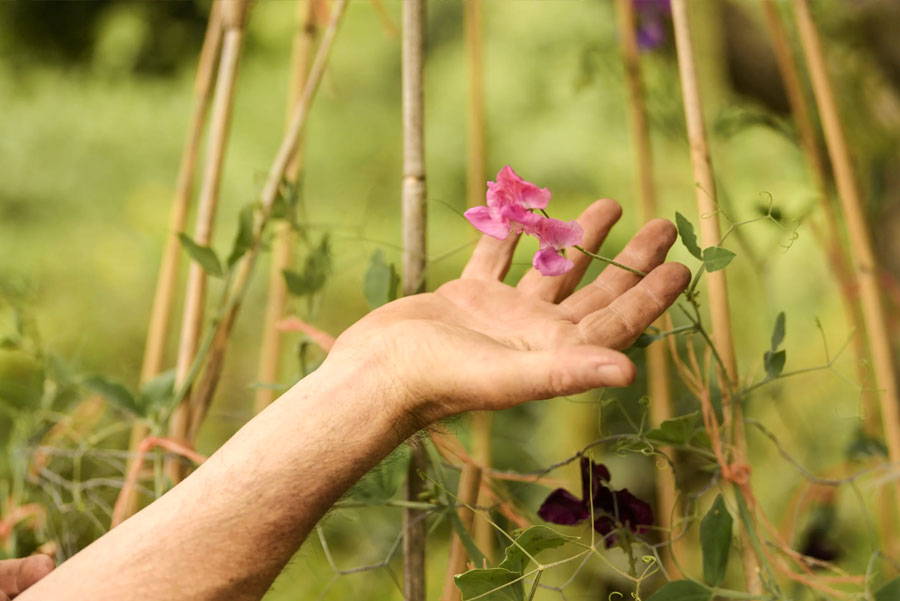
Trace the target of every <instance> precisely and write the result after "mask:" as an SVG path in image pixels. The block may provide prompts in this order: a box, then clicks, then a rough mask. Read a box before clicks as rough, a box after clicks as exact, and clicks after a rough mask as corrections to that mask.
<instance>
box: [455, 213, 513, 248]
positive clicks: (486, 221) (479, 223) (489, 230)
mask: <svg viewBox="0 0 900 601" xmlns="http://www.w3.org/2000/svg"><path fill="white" fill-rule="evenodd" d="M463 215H464V216H465V218H466V219H468V220H469V223H471V224H472V225H474V226H475V229H477V230H478V231H480V232H482V233H485V234H487V235H488V236H492V237H494V238H497V239H499V240H503V239H505V238H506V237H507V236H508V235H509V222H508V221H507V220H505V219H503V218H502V217H501V216H499V215H497V216H495V214H494V212H493V211H491V209H490V207H485V206H478V207H472V208H471V209H469V210H468V211H466V212H465V213H463Z"/></svg>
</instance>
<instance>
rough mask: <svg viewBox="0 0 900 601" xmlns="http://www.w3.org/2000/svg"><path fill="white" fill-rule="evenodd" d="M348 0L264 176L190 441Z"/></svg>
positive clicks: (337, 6) (195, 402)
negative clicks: (249, 242) (250, 240)
mask: <svg viewBox="0 0 900 601" xmlns="http://www.w3.org/2000/svg"><path fill="white" fill-rule="evenodd" d="M347 4H348V0H335V2H334V4H333V5H332V8H331V13H330V14H331V17H330V19H329V22H328V26H327V28H326V29H325V32H324V34H323V35H322V41H321V43H320V44H319V48H318V50H317V51H316V56H315V58H314V59H313V64H312V67H310V69H309V75H308V77H307V80H306V87H305V88H304V89H303V94H302V95H301V96H300V98H298V99H297V102H296V104H295V105H294V109H293V114H292V117H291V121H290V123H289V124H288V126H287V127H286V129H285V133H284V137H283V138H282V141H281V146H280V147H279V149H278V153H277V154H276V156H275V159H274V161H273V162H272V166H271V167H270V168H269V174H268V176H267V177H266V183H265V185H264V186H263V190H262V193H261V194H260V205H261V209H260V214H259V215H258V216H257V219H256V220H255V222H254V230H253V245H252V246H251V248H250V249H249V250H248V251H247V253H246V254H245V255H244V257H243V259H241V261H240V263H238V265H237V271H236V273H235V275H234V276H233V278H232V284H231V288H230V291H229V296H228V300H227V301H226V304H225V306H224V307H222V309H221V312H222V313H221V318H220V319H219V320H218V321H217V323H216V325H215V326H214V327H215V329H214V330H213V333H212V342H211V344H210V350H209V353H208V355H206V356H205V357H200V358H199V360H200V361H204V360H205V363H206V369H205V371H204V372H203V378H202V380H200V382H199V384H198V385H197V386H196V390H195V393H194V394H193V395H192V396H191V399H190V414H191V418H190V427H189V429H188V435H189V437H190V439H193V438H194V437H196V434H197V431H198V430H199V428H200V425H201V424H202V421H203V419H204V417H205V416H206V412H207V410H208V409H209V405H210V403H211V402H212V397H213V394H214V393H215V390H216V386H217V385H218V382H219V379H220V376H221V370H222V366H223V363H224V360H225V351H226V350H227V348H228V341H229V338H230V335H231V330H232V328H233V326H234V323H235V321H236V320H237V316H238V313H239V312H240V309H241V302H242V301H243V298H244V295H245V293H246V291H247V288H248V286H249V284H250V278H251V276H252V275H253V271H254V267H255V265H256V259H257V258H258V256H259V251H260V245H261V242H262V236H263V231H264V228H265V227H266V224H267V223H268V221H269V218H270V214H271V211H272V207H273V206H274V204H275V201H276V200H277V198H278V196H279V194H280V190H281V189H282V182H283V181H284V177H285V173H287V170H288V167H289V166H290V163H291V161H292V159H293V157H294V155H295V153H296V151H297V148H298V147H299V144H300V140H301V138H302V136H303V131H304V128H305V127H306V122H307V117H308V116H309V110H310V108H311V107H312V102H313V100H314V99H315V96H316V92H317V91H318V89H319V85H320V84H321V82H322V76H323V75H324V73H325V68H326V67H327V65H328V58H329V56H330V55H331V48H332V45H333V44H334V39H335V37H336V35H337V31H338V27H339V25H340V23H341V20H342V19H343V16H344V13H345V12H346V10H347Z"/></svg>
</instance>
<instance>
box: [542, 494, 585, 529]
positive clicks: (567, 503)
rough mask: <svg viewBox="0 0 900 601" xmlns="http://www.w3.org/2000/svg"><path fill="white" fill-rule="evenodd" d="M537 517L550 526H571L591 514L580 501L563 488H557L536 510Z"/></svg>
mask: <svg viewBox="0 0 900 601" xmlns="http://www.w3.org/2000/svg"><path fill="white" fill-rule="evenodd" d="M538 515H539V516H540V518H541V519H542V520H544V521H545V522H550V523H551V524H560V525H562V526H572V525H573V524H577V523H578V522H580V521H582V520H584V519H586V518H588V517H589V516H590V515H591V512H590V510H589V509H588V507H587V505H586V504H585V503H584V502H583V501H582V500H581V499H578V498H576V497H575V495H573V494H572V493H570V492H569V491H567V490H566V489H564V488H557V489H556V490H554V491H553V492H552V493H550V495H549V496H548V497H547V499H546V500H545V501H544V503H543V504H542V505H541V508H540V509H538Z"/></svg>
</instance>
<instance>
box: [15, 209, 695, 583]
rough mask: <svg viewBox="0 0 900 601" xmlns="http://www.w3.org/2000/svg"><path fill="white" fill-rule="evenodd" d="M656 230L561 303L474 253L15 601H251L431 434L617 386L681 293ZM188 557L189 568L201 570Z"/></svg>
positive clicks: (385, 312)
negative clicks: (633, 351)
mask: <svg viewBox="0 0 900 601" xmlns="http://www.w3.org/2000/svg"><path fill="white" fill-rule="evenodd" d="M620 214H621V208H620V207H619V206H618V205H617V204H616V203H615V202H613V201H611V200H600V201H597V202H595V203H594V204H592V205H591V206H590V207H589V208H588V209H587V210H586V211H585V212H584V213H583V214H582V215H581V217H580V218H579V222H580V223H581V225H582V227H583V228H584V230H585V240H584V246H585V247H586V248H587V249H588V250H591V251H596V250H597V248H598V247H599V246H600V244H601V243H602V241H603V239H604V238H605V236H606V234H607V232H608V231H609V230H610V228H611V227H612V226H613V224H614V223H615V222H616V221H617V220H618V218H619V216H620ZM674 240H675V228H674V226H672V224H671V223H669V222H667V221H663V220H656V221H652V222H650V223H648V224H647V225H645V226H644V227H643V228H642V229H641V230H640V232H638V234H637V235H636V236H635V237H634V238H633V239H632V240H631V242H630V243H629V244H628V245H627V246H626V248H625V249H624V250H623V251H622V253H621V254H620V255H619V256H618V257H617V260H618V261H620V262H622V263H624V264H627V265H629V266H631V267H634V268H637V269H640V270H642V271H645V272H648V275H647V276H646V277H645V278H643V279H641V278H639V277H637V276H635V275H633V274H631V273H628V272H626V271H624V270H622V269H618V268H616V267H607V268H606V269H605V270H604V271H603V272H602V273H601V275H600V276H598V278H597V279H596V280H594V281H593V282H589V283H587V284H586V285H585V286H584V287H582V288H581V289H580V290H578V291H577V292H573V291H574V290H575V288H576V286H577V285H578V283H579V282H580V280H581V278H582V276H583V275H584V272H585V270H586V269H587V266H588V262H589V260H590V259H589V258H588V257H585V256H583V255H581V254H580V253H579V254H577V255H571V257H572V259H573V260H574V261H575V264H576V265H575V268H574V269H573V270H572V271H571V272H570V273H568V274H565V275H562V276H557V277H545V276H541V275H540V274H538V273H535V272H529V273H528V274H526V275H525V276H524V277H523V278H522V280H521V281H520V282H519V283H518V285H517V286H515V287H513V286H509V285H506V284H504V283H502V279H503V277H504V276H505V274H506V271H507V269H508V267H509V264H510V261H511V258H512V252H513V250H514V247H515V244H516V240H515V237H514V236H510V237H509V238H508V239H507V240H503V241H500V240H496V239H493V238H489V237H484V238H483V239H482V240H481V241H480V242H479V243H478V245H477V247H476V249H475V251H474V254H473V256H472V258H471V260H470V261H469V263H468V265H467V266H466V268H465V270H464V271H463V274H462V276H461V277H460V278H459V279H457V280H454V281H452V282H448V283H447V284H444V285H443V286H441V287H440V288H439V289H438V290H436V291H435V292H433V293H425V294H419V295H416V296H412V297H406V298H403V299H400V300H397V301H394V302H392V303H390V304H388V305H385V306H383V307H381V308H380V309H378V310H376V311H373V312H372V313H370V314H369V315H367V316H366V317H364V318H363V319H361V320H360V321H359V322H357V323H356V324H354V325H353V326H352V327H350V328H349V329H348V330H347V331H345V332H344V333H343V334H342V335H341V336H340V337H339V338H338V340H337V342H336V343H335V346H334V348H333V349H332V351H331V352H330V354H329V356H328V359H327V360H326V361H325V362H324V363H323V364H322V366H321V367H320V368H319V369H318V370H316V371H315V372H314V373H312V374H310V375H309V376H307V377H306V378H304V379H303V380H301V381H300V382H298V383H297V384H296V385H295V386H294V387H293V388H291V389H290V390H289V391H288V392H286V393H285V394H284V395H282V396H281V397H280V398H279V399H278V400H277V401H275V402H274V403H273V404H272V405H270V406H269V407H268V408H267V409H266V410H265V411H263V412H261V413H260V414H259V415H257V416H256V417H254V418H253V419H252V420H250V421H249V422H248V423H247V424H246V425H245V426H244V427H243V428H241V430H240V431H238V432H237V434H235V435H234V436H233V437H232V438H231V439H230V440H228V441H227V442H226V443H225V444H224V445H223V446H222V447H221V448H220V449H219V450H218V451H217V452H216V453H215V454H213V455H212V456H211V457H210V459H209V460H208V461H207V462H206V463H204V464H203V465H202V466H200V467H199V468H198V469H197V470H196V471H195V472H194V473H193V474H192V475H191V476H190V477H188V478H187V479H185V480H184V481H183V482H181V483H180V484H178V485H177V486H175V487H174V488H173V489H172V490H171V491H169V492H168V493H166V494H165V495H163V496H162V497H161V498H160V499H158V500H157V501H156V502H154V503H152V504H151V505H149V506H148V507H146V508H145V509H143V510H142V511H140V512H139V513H137V514H136V515H134V516H133V517H132V518H130V519H129V520H127V521H126V522H124V523H123V524H121V525H120V526H118V527H117V528H115V529H113V530H112V531H110V532H109V533H107V534H106V535H105V536H103V537H101V538H100V539H98V540H97V541H96V542H94V543H93V544H92V545H90V546H88V547H87V548H86V549H84V550H82V551H81V552H80V553H79V554H77V555H76V556H74V557H73V558H72V559H70V560H69V561H67V562H66V563H64V564H62V565H61V566H59V567H58V568H57V569H56V570H55V571H53V572H52V573H51V574H50V575H49V576H47V577H46V578H44V579H43V580H41V581H40V582H38V583H37V584H35V585H34V586H32V587H31V588H29V589H28V590H27V591H26V592H25V593H24V594H22V595H20V596H19V597H18V599H20V600H21V601H39V600H44V599H46V600H50V599H67V600H71V601H78V600H85V601H102V600H107V599H108V600H110V601H112V600H115V601H122V600H134V601H137V600H144V599H146V600H148V601H149V600H153V601H156V600H158V599H167V600H169V601H180V600H184V601H188V600H191V601H213V600H215V601H219V600H222V601H224V600H226V599H227V600H229V601H233V600H255V599H259V598H261V597H262V596H263V594H264V593H265V592H266V590H267V589H268V587H269V586H270V584H271V583H272V581H273V580H274V579H275V577H276V576H277V575H278V573H279V572H280V571H281V569H282V568H283V567H284V565H285V563H286V562H287V561H288V560H289V559H290V557H291V556H292V555H293V553H294V552H295V551H296V550H297V548H298V547H299V546H300V544H301V543H302V542H303V540H304V539H305V538H306V536H307V535H308V534H309V532H310V531H311V529H312V528H313V527H314V526H315V524H316V522H318V521H319V519H320V518H321V517H322V516H323V515H324V514H325V512H326V511H328V509H329V508H330V507H331V505H332V504H333V503H334V502H335V501H337V500H338V499H339V498H340V496H341V495H342V494H343V493H344V492H345V491H346V490H347V489H348V488H349V487H350V486H351V485H352V484H353V483H354V482H355V481H356V480H358V479H359V478H360V477H361V476H362V475H363V474H365V473H366V472H367V471H368V470H369V469H371V468H372V467H373V466H374V465H376V464H377V463H378V462H379V461H380V460H381V459H382V458H383V457H385V456H386V455H387V454H388V453H390V451H392V450H393V449H394V448H395V447H396V446H398V445H399V444H401V443H402V442H403V441H405V440H406V439H408V438H409V437H410V436H412V435H414V434H415V433H416V432H417V431H418V430H420V429H422V428H424V427H427V426H428V425H429V424H431V423H434V422H435V421H438V420H441V419H444V418H447V417H449V416H452V415H456V414H459V413H462V412H466V411H471V410H497V409H504V408H508V407H513V406H515V405H517V404H519V403H523V402H526V401H532V400H537V399H547V398H552V397H556V396H561V395H567V394H575V393H579V392H584V391H587V390H591V389H595V388H601V387H606V386H627V385H628V384H630V383H631V382H632V381H633V380H634V378H635V367H634V365H633V364H632V363H631V361H630V360H629V359H628V358H627V357H625V355H623V354H621V353H620V352H618V350H619V349H623V348H625V347H627V346H628V345H629V344H631V342H632V341H633V340H634V339H635V338H637V336H639V335H640V334H641V332H643V331H644V329H645V328H646V327H647V326H649V325H650V324H651V323H652V322H653V321H654V320H655V319H656V318H657V317H658V316H659V315H660V314H661V313H662V312H663V311H664V310H665V309H666V308H667V307H668V306H669V305H671V304H672V302H674V300H675V299H676V298H677V296H678V294H680V293H681V292H682V290H684V288H685V287H686V286H687V284H688V281H689V279H690V273H689V272H688V270H687V269H686V268H685V267H684V266H682V265H679V264H676V263H669V264H663V261H664V259H665V255H666V253H667V251H668V249H669V247H670V246H671V245H672V243H673V242H674ZM201 558H202V559H201Z"/></svg>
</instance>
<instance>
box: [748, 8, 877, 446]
mask: <svg viewBox="0 0 900 601" xmlns="http://www.w3.org/2000/svg"><path fill="white" fill-rule="evenodd" d="M763 8H764V9H765V10H764V12H765V16H766V23H767V24H768V26H769V32H770V33H771V35H772V46H773V49H774V51H775V58H776V60H777V63H778V70H779V71H780V72H781V79H782V81H783V82H784V86H785V90H786V91H787V97H788V102H789V103H790V106H791V114H792V115H793V117H794V123H795V125H796V127H797V133H798V134H799V138H800V147H801V148H802V150H803V153H804V155H805V156H806V161H807V166H808V168H809V171H810V175H811V176H812V179H813V183H814V185H815V186H816V189H817V190H818V193H819V206H820V208H821V210H822V215H823V217H824V218H825V230H826V236H825V239H824V240H822V243H823V245H824V246H825V256H826V257H827V258H828V261H829V264H830V265H831V269H832V272H833V274H834V278H835V280H836V281H837V284H838V290H839V291H840V293H841V300H842V301H843V307H844V313H845V315H846V317H847V322H848V323H849V324H850V326H851V327H852V328H853V331H854V335H853V347H854V354H855V356H856V371H857V378H858V380H859V386H860V395H861V398H862V406H863V412H864V414H865V415H864V420H863V423H864V424H865V430H866V432H867V433H868V434H869V435H873V436H874V435H875V434H876V433H877V432H878V400H877V398H876V395H875V394H874V386H873V382H871V378H870V374H869V368H868V365H869V363H870V362H869V352H868V350H867V349H866V329H865V324H864V322H863V318H862V312H861V311H860V309H859V302H858V297H859V292H858V290H857V285H856V281H855V276H854V274H853V269H852V268H851V266H850V261H849V259H848V258H847V249H846V248H845V246H844V244H843V243H842V241H841V231H840V225H839V224H838V215H837V211H835V208H834V206H833V204H832V201H831V194H830V192H829V186H828V176H827V175H826V171H825V160H824V158H823V157H822V154H821V152H820V150H819V144H818V141H817V139H816V130H815V127H814V125H813V119H812V116H811V115H810V113H809V110H808V108H807V105H806V98H804V95H803V87H802V85H801V83H800V74H799V72H798V68H797V64H796V62H795V61H794V55H793V51H792V50H791V45H790V42H789V40H788V35H787V31H786V30H785V26H784V22H783V21H782V18H781V14H780V12H779V9H778V6H777V5H776V4H775V2H774V0H763Z"/></svg>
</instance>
